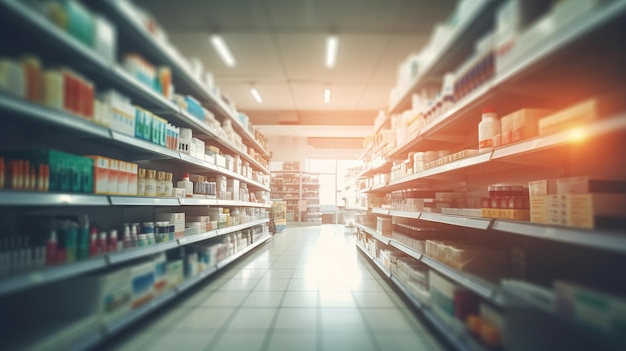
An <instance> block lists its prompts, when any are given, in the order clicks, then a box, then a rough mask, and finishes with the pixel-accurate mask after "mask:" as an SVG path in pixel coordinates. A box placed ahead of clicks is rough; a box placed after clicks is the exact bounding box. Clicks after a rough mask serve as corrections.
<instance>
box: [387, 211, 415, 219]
mask: <svg viewBox="0 0 626 351" xmlns="http://www.w3.org/2000/svg"><path fill="white" fill-rule="evenodd" d="M421 214H422V213H421V212H413V211H397V210H391V211H389V215H390V216H392V217H401V218H410V219H419V218H420V215H421Z"/></svg>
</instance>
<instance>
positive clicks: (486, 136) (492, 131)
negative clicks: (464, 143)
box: [478, 107, 500, 152]
mask: <svg viewBox="0 0 626 351" xmlns="http://www.w3.org/2000/svg"><path fill="white" fill-rule="evenodd" d="M497 135H500V120H499V119H498V114H497V113H496V111H495V109H494V108H492V107H485V108H484V109H483V115H482V121H480V123H479V124H478V151H479V152H487V151H491V150H492V149H493V146H494V145H493V139H494V137H496V136H497Z"/></svg>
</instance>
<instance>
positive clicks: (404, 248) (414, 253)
mask: <svg viewBox="0 0 626 351" xmlns="http://www.w3.org/2000/svg"><path fill="white" fill-rule="evenodd" d="M389 244H390V245H391V246H393V247H395V248H396V249H398V250H400V251H402V252H404V253H405V254H407V255H409V256H411V257H413V258H414V259H416V260H418V261H420V260H421V259H422V254H421V253H419V252H417V251H415V250H413V249H411V248H410V247H408V246H406V245H404V244H403V243H401V242H399V241H397V240H395V239H391V241H390V243H389Z"/></svg>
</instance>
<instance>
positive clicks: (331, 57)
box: [326, 35, 339, 68]
mask: <svg viewBox="0 0 626 351" xmlns="http://www.w3.org/2000/svg"><path fill="white" fill-rule="evenodd" d="M338 47H339V38H337V36H336V35H329V36H328V38H326V67H328V68H333V67H335V62H336V61H337V49H338Z"/></svg>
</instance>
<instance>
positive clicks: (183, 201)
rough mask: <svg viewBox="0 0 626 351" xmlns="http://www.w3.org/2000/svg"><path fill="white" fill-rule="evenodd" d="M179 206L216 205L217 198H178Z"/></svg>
mask: <svg viewBox="0 0 626 351" xmlns="http://www.w3.org/2000/svg"><path fill="white" fill-rule="evenodd" d="M178 202H179V203H180V205H181V206H218V204H217V199H199V198H193V197H185V198H179V199H178Z"/></svg>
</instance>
